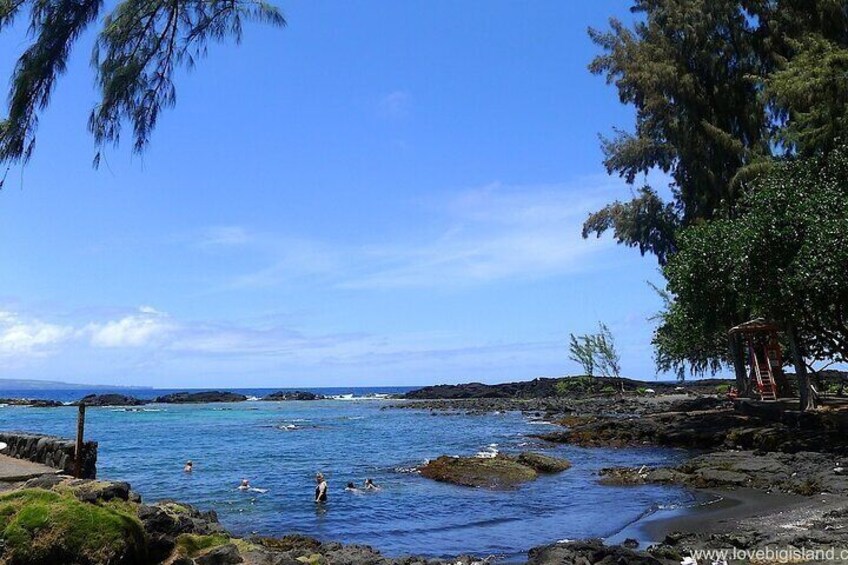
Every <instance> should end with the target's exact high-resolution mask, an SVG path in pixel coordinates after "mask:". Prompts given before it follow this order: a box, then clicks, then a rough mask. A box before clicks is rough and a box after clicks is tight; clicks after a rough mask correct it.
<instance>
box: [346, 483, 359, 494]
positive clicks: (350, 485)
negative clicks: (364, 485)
mask: <svg viewBox="0 0 848 565" xmlns="http://www.w3.org/2000/svg"><path fill="white" fill-rule="evenodd" d="M345 490H346V491H348V492H359V489H358V488H356V485H355V484H353V483H348V484H347V486H346V487H345Z"/></svg>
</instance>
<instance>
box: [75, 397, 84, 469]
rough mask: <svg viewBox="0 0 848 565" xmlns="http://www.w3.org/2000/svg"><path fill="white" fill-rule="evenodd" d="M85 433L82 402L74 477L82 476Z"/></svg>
mask: <svg viewBox="0 0 848 565" xmlns="http://www.w3.org/2000/svg"><path fill="white" fill-rule="evenodd" d="M84 435H85V404H84V403H82V402H80V405H79V415H78V416H77V447H76V451H75V453H74V455H75V459H76V460H75V461H74V477H76V478H78V479H81V478H82V444H83V437H84Z"/></svg>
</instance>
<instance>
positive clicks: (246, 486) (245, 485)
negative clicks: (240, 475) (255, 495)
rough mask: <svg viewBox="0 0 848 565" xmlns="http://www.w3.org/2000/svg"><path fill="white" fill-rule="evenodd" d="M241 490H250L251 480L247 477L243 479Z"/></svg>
mask: <svg viewBox="0 0 848 565" xmlns="http://www.w3.org/2000/svg"><path fill="white" fill-rule="evenodd" d="M238 489H239V490H250V482H248V480H247V479H242V480H241V484H240V485H239V487H238Z"/></svg>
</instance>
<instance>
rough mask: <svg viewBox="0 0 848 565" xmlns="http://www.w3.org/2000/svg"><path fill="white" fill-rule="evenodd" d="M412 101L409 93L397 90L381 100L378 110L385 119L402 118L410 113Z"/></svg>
mask: <svg viewBox="0 0 848 565" xmlns="http://www.w3.org/2000/svg"><path fill="white" fill-rule="evenodd" d="M411 100H412V97H411V96H410V94H409V92H407V91H405V90H395V91H393V92H390V93H388V94H386V95H385V96H383V97H382V98H381V99H380V102H379V104H378V105H377V108H378V110H379V113H380V115H381V116H382V117H384V118H402V117H404V116H406V115H407V114H408V113H409V104H410V102H411Z"/></svg>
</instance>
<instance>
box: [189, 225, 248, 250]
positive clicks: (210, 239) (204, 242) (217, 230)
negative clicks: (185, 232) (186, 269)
mask: <svg viewBox="0 0 848 565" xmlns="http://www.w3.org/2000/svg"><path fill="white" fill-rule="evenodd" d="M197 239H198V243H199V244H200V246H201V247H237V246H240V245H244V244H246V243H250V242H251V241H252V240H253V236H252V234H251V233H250V232H248V231H247V230H246V229H245V228H243V227H241V226H213V227H210V228H207V229H206V230H203V232H202V233H200V235H199V237H198V238H197Z"/></svg>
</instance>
